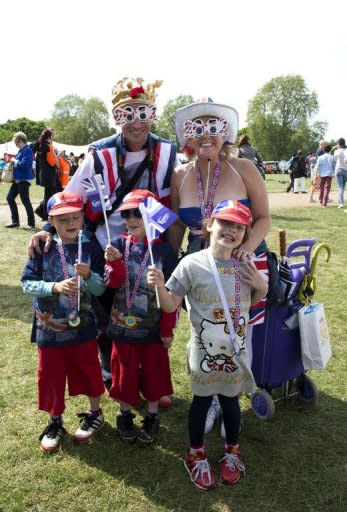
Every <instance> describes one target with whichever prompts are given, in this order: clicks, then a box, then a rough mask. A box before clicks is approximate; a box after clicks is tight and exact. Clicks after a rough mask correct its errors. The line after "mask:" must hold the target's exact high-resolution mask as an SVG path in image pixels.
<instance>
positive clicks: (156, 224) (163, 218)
mask: <svg viewBox="0 0 347 512" xmlns="http://www.w3.org/2000/svg"><path fill="white" fill-rule="evenodd" d="M139 208H140V212H141V215H142V219H143V222H144V225H145V229H146V235H147V239H148V243H151V242H152V241H153V240H154V239H155V238H158V236H160V235H161V234H162V233H164V231H166V230H167V228H168V227H169V226H171V224H173V223H174V222H175V220H176V219H177V218H178V217H177V215H176V214H175V213H174V212H172V211H171V210H169V208H166V206H163V205H162V204H161V203H159V201H157V200H156V199H154V197H147V198H146V199H145V200H144V202H143V203H141V204H140V205H139Z"/></svg>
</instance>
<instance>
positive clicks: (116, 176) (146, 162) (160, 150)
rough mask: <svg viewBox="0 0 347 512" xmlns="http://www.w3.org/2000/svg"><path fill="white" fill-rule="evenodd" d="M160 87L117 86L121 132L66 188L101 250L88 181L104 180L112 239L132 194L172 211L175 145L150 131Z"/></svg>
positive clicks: (99, 147) (97, 147)
mask: <svg viewBox="0 0 347 512" xmlns="http://www.w3.org/2000/svg"><path fill="white" fill-rule="evenodd" d="M161 84H162V81H159V80H157V81H155V82H153V83H148V84H147V85H146V84H145V83H144V80H143V79H142V78H135V79H132V78H128V77H125V78H122V79H121V80H119V81H118V82H117V83H116V85H115V86H114V87H113V89H112V114H113V117H114V120H115V124H116V126H119V127H120V129H121V132H120V133H118V134H115V135H112V136H110V137H107V138H104V139H101V140H98V141H96V142H93V143H92V144H91V145H90V147H89V153H88V155H87V157H86V158H85V159H84V162H83V164H82V165H81V167H80V168H79V169H78V171H77V172H76V173H75V174H74V176H73V178H72V179H71V181H70V182H69V183H68V185H67V186H66V188H65V190H66V191H70V192H75V193H78V194H80V195H81V196H82V197H83V199H84V201H85V202H86V208H85V223H86V224H87V226H88V228H89V229H90V231H91V232H95V235H96V238H97V240H98V242H99V244H100V246H101V247H102V248H103V249H104V248H105V246H106V244H107V236H106V229H105V224H104V220H103V215H102V212H101V213H95V212H93V210H92V208H91V204H90V202H89V201H88V197H87V193H86V190H85V189H84V187H83V183H82V181H83V180H84V179H85V178H90V177H91V176H93V175H95V174H101V175H102V177H103V181H104V184H105V193H106V194H107V195H108V197H109V198H110V201H111V204H112V210H110V211H108V212H107V215H108V223H109V227H110V231H111V234H112V237H114V236H117V235H119V234H121V233H122V232H123V231H124V230H125V226H124V222H123V220H122V218H121V216H120V213H119V211H117V208H118V206H119V205H120V203H121V202H122V199H123V197H124V196H125V195H126V194H127V193H128V192H130V191H131V190H133V189H135V188H143V189H148V190H150V191H152V192H154V193H155V194H156V195H157V197H158V199H159V201H160V202H161V203H163V204H164V205H165V206H168V207H169V206H170V181H171V174H172V172H173V170H174V167H175V163H176V146H175V145H174V144H173V143H171V142H169V141H166V140H163V139H161V138H160V137H158V136H157V135H155V134H153V133H151V131H150V130H151V126H152V124H153V122H154V121H155V120H156V105H155V99H156V89H158V88H159V87H160V86H161ZM40 238H41V239H42V238H46V236H45V237H43V235H42V234H41V233H38V234H37V235H34V237H33V239H32V245H34V246H35V248H36V247H38V243H39V239H40ZM48 243H49V242H48ZM29 250H30V249H29ZM102 302H103V306H102V309H106V310H108V309H109V307H110V306H111V303H112V298H110V300H109V299H108V298H107V296H106V295H105V296H103V299H102ZM100 313H101V312H100ZM105 320H106V318H105ZM106 321H107V320H106ZM107 345H108V344H107Z"/></svg>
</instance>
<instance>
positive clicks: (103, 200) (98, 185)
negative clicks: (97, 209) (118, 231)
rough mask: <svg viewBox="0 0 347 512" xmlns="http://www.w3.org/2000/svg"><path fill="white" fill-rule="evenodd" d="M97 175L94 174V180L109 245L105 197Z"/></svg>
mask: <svg viewBox="0 0 347 512" xmlns="http://www.w3.org/2000/svg"><path fill="white" fill-rule="evenodd" d="M98 176H99V175H98V174H96V175H95V182H96V186H97V187H98V192H99V197H100V202H101V207H102V213H103V215H104V219H105V229H106V235H107V243H108V245H110V244H111V237H110V228H109V226H108V218H107V214H106V205H105V199H104V192H103V190H102V187H101V183H100V182H99V180H98Z"/></svg>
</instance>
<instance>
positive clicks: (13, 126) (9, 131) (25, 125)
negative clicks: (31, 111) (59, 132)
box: [0, 117, 46, 144]
mask: <svg viewBox="0 0 347 512" xmlns="http://www.w3.org/2000/svg"><path fill="white" fill-rule="evenodd" d="M45 127H46V124H45V122H44V121H31V120H30V119H27V118H26V117H20V118H18V119H13V120H10V119H9V120H8V121H7V122H6V123H4V124H0V144H2V143H4V142H8V141H10V140H12V137H13V135H14V134H15V133H16V132H24V133H25V135H26V136H27V138H28V141H30V142H32V141H34V140H36V139H38V138H39V136H40V134H41V132H42V130H43V129H44V128H45Z"/></svg>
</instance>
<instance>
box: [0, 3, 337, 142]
mask: <svg viewBox="0 0 347 512" xmlns="http://www.w3.org/2000/svg"><path fill="white" fill-rule="evenodd" d="M0 16H1V20H2V24H1V25H2V26H1V32H0V34H1V38H0V41H1V43H0V44H1V48H2V52H3V53H2V64H3V65H2V77H1V85H0V123H4V122H6V121H7V120H8V119H16V118H18V117H27V118H29V119H32V120H42V119H47V118H49V117H50V115H51V113H52V110H53V108H54V104H55V102H56V101H58V100H59V99H61V98H62V97H63V96H65V95H67V94H77V95H79V96H81V97H83V98H86V99H87V98H89V97H98V98H100V99H101V100H103V101H104V102H105V104H106V106H107V107H108V108H109V110H110V113H111V90H112V86H113V85H114V84H115V83H116V82H117V81H118V80H119V79H120V78H122V77H124V76H131V77H135V76H136V77H137V76H140V77H142V78H144V79H145V81H146V82H151V81H154V80H157V79H160V80H163V85H162V87H161V88H160V89H159V90H158V98H157V105H158V109H159V113H160V111H161V109H162V108H163V106H164V105H165V104H166V103H167V102H168V101H169V100H171V99H175V98H176V97H177V96H179V95H180V94H191V95H192V96H193V98H196V99H198V98H199V97H201V96H210V97H211V98H212V99H213V100H214V101H215V102H217V103H225V104H228V105H231V106H233V107H234V108H236V109H237V111H238V112H239V117H240V127H241V128H242V127H243V126H245V124H246V114H247V108H248V102H249V101H250V100H251V99H252V98H253V97H254V96H255V95H256V93H257V92H258V91H259V89H260V88H261V87H263V85H265V83H267V82H268V81H269V80H271V79H272V78H275V77H277V76H281V75H292V74H298V75H301V76H302V77H303V79H304V80H305V83H306V85H307V87H308V89H309V90H310V91H316V93H317V95H318V101H319V105H320V109H319V113H318V115H317V116H316V117H315V118H314V120H319V121H326V122H328V125H329V126H328V131H327V133H326V138H327V139H329V140H330V139H334V140H336V139H337V138H339V137H345V138H347V106H346V105H347V102H346V91H347V30H346V19H347V2H346V1H345V0H330V2H324V3H323V2H322V0H291V1H288V0H261V1H260V0H246V1H243V2H242V1H238V2H235V0H209V1H206V0H175V1H174V0H127V1H121V0H97V1H95V0H50V1H49V2H47V1H43V0H32V1H31V2H29V1H28V0H16V1H13V0H11V1H9V0H2V2H1V5H0ZM60 142H63V141H60Z"/></svg>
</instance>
